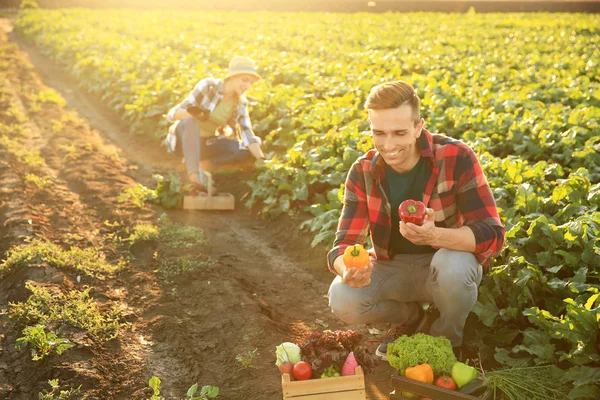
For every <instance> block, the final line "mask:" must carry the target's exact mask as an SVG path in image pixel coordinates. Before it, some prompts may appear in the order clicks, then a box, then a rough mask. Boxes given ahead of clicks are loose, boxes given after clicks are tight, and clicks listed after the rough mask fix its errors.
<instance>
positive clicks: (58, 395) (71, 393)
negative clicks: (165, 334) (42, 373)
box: [38, 379, 81, 400]
mask: <svg viewBox="0 0 600 400" xmlns="http://www.w3.org/2000/svg"><path fill="white" fill-rule="evenodd" d="M48 384H49V385H50V387H51V388H52V390H51V391H47V390H44V391H43V392H40V393H38V400H69V399H76V398H79V395H80V393H81V385H79V387H78V388H76V389H73V388H70V389H68V390H66V389H63V390H60V385H59V381H58V379H51V380H49V381H48Z"/></svg>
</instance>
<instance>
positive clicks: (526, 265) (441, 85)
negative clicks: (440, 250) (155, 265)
mask: <svg viewBox="0 0 600 400" xmlns="http://www.w3.org/2000/svg"><path fill="white" fill-rule="evenodd" d="M16 26H17V29H18V31H19V32H20V33H21V34H23V35H25V36H27V37H28V38H30V39H31V40H32V41H33V42H35V44H36V45H37V46H39V47H40V48H41V49H42V50H43V51H45V52H46V53H47V54H49V55H50V56H52V57H53V58H54V59H56V60H57V61H58V62H60V63H61V64H63V65H64V66H65V68H66V69H67V70H68V71H70V72H71V73H72V74H73V75H74V76H75V77H76V78H77V80H78V82H79V83H80V84H81V85H82V86H83V87H84V88H85V89H87V90H89V91H91V92H93V93H97V94H98V95H99V96H101V98H102V99H103V100H104V101H105V102H106V103H107V104H108V105H110V106H111V107H112V108H113V109H115V110H116V111H118V112H120V113H121V114H122V115H123V119H124V120H125V121H126V122H127V123H128V124H129V125H130V127H131V130H132V131H134V132H136V133H139V134H142V135H149V136H154V137H160V136H161V135H164V134H165V133H166V127H167V122H166V120H165V118H164V114H165V113H166V112H167V110H168V109H169V108H170V107H171V106H173V105H174V104H176V103H177V102H179V101H181V100H182V99H183V98H184V97H185V96H186V95H187V93H188V92H189V90H190V89H191V88H192V87H193V86H194V84H195V83H196V82H197V81H198V80H199V79H201V78H203V77H205V76H209V75H212V76H222V75H224V73H225V71H226V66H227V62H228V60H229V59H230V58H231V56H232V55H234V54H244V55H247V56H250V57H252V58H253V59H255V60H256V61H257V63H258V64H259V65H260V72H261V74H262V75H263V76H264V78H265V79H264V80H263V81H261V83H259V84H258V85H256V87H254V88H253V89H252V90H251V93H250V97H251V101H252V111H251V116H252V119H253V123H254V129H255V131H256V132H257V134H258V135H260V136H262V137H263V138H265V142H266V145H267V149H268V150H269V151H270V152H271V155H272V160H271V161H269V162H268V163H267V165H266V169H264V170H263V171H262V172H261V173H260V174H259V175H258V177H257V179H256V180H255V181H253V182H252V183H250V185H251V188H252V191H251V195H250V196H249V197H248V201H247V206H249V207H254V208H255V209H257V210H258V211H259V212H261V213H262V214H263V215H265V216H276V215H279V214H282V213H289V214H292V215H299V214H301V213H305V212H306V213H309V215H310V216H311V217H310V218H308V219H306V221H305V222H304V223H303V227H304V228H306V229H308V230H310V231H311V232H313V233H314V240H313V245H317V244H319V243H325V244H328V243H330V242H331V240H332V238H333V233H334V231H335V226H336V223H337V218H338V216H339V212H340V208H341V203H340V198H341V193H342V192H343V182H344V178H345V176H346V173H347V171H348V169H349V167H350V165H352V163H353V162H354V161H355V160H356V158H357V157H358V156H360V154H362V152H364V151H366V150H367V149H369V148H370V147H371V145H372V143H371V140H370V138H369V135H368V132H366V131H367V129H368V125H367V123H366V113H365V111H364V110H363V108H362V103H363V102H364V99H365V97H366V95H367V94H368V92H369V90H370V89H371V87H372V86H373V85H375V84H377V83H380V82H384V81H389V80H395V79H404V80H407V81H408V82H410V83H411V84H413V86H415V88H416V89H417V91H418V93H419V95H420V97H421V98H422V113H423V117H424V118H425V121H426V128H427V129H429V130H430V131H432V132H441V133H444V134H446V135H449V136H452V137H455V138H458V139H461V140H464V141H466V142H467V143H469V144H470V145H471V146H472V147H473V148H474V149H475V150H476V152H477V153H478V155H479V157H480V160H481V163H482V165H483V167H484V170H485V172H486V175H487V177H488V181H489V183H490V186H491V187H492V190H493V192H494V195H495V197H496V200H497V204H498V207H499V208H500V211H501V217H502V220H503V221H504V223H505V225H506V228H507V246H506V247H505V249H504V250H503V252H502V254H501V255H500V256H499V257H498V258H497V259H496V260H495V261H494V264H493V272H492V273H491V274H490V275H489V276H486V277H485V278H484V281H483V283H482V286H481V293H480V296H479V300H478V302H477V305H476V307H475V309H474V312H473V314H472V317H471V319H470V320H469V323H468V327H469V340H470V341H471V343H474V344H475V345H477V346H478V347H479V348H480V350H481V352H482V357H483V359H484V362H485V363H488V365H493V364H494V363H496V364H497V363H500V364H505V365H513V364H514V363H515V362H517V361H523V360H526V361H528V362H529V363H531V364H538V365H539V364H546V363H551V364H556V365H558V366H559V367H560V368H562V369H564V370H565V371H566V372H565V377H566V378H567V380H568V381H569V384H570V386H571V392H570V395H569V397H570V398H573V399H595V398H600V389H599V388H598V385H600V368H599V365H600V353H599V342H600V338H599V333H598V331H599V330H598V326H599V322H598V321H599V320H600V313H599V304H600V300H599V281H598V280H599V267H600V244H599V241H600V239H599V238H600V211H599V210H598V207H599V206H600V193H599V192H600V190H599V188H600V185H599V181H600V135H598V132H600V126H599V124H600V83H599V80H600V67H599V66H598V60H600V35H598V27H599V26H600V16H598V15H583V14H502V15H500V14H485V15H477V14H474V13H470V14H424V13H411V14H390V13H386V14H379V15H371V14H318V13H310V14H309V13H306V14H304V13H294V14H284V13H267V12H264V13H239V14H236V13H218V12H203V13H190V12H167V11H161V12H138V11H136V12H133V11H131V12H129V11H87V10H58V11H35V10H31V11H22V12H21V13H20V15H19V16H18V19H17V24H16ZM298 210H300V211H298ZM303 216H304V215H303Z"/></svg>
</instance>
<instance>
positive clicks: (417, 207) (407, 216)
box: [398, 200, 427, 225]
mask: <svg viewBox="0 0 600 400" xmlns="http://www.w3.org/2000/svg"><path fill="white" fill-rule="evenodd" d="M398 215H399V216H400V219H401V220H402V221H403V222H404V223H405V224H406V223H409V222H412V223H413V224H415V225H423V223H424V222H425V220H426V219H427V209H426V208H425V204H423V203H422V202H420V201H415V200H405V201H403V202H402V204H400V207H399V208H398Z"/></svg>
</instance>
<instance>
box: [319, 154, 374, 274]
mask: <svg viewBox="0 0 600 400" xmlns="http://www.w3.org/2000/svg"><path fill="white" fill-rule="evenodd" d="M363 177H364V173H363V170H362V167H361V165H360V162H359V161H357V162H355V163H354V164H353V165H352V167H351V168H350V171H349V172H348V176H347V177H346V183H345V189H344V204H343V207H342V214H341V216H340V220H339V222H338V228H337V232H336V234H335V240H334V242H333V248H332V249H331V250H329V252H328V253H327V264H328V267H329V270H330V271H331V272H333V273H334V274H337V273H336V272H335V269H334V268H333V262H334V261H335V259H336V258H337V257H338V256H340V255H342V254H344V250H346V248H347V247H349V246H353V245H355V244H357V243H363V242H364V241H365V238H366V237H367V233H368V230H369V214H368V207H367V195H366V193H365V189H364V178H363Z"/></svg>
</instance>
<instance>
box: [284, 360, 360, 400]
mask: <svg viewBox="0 0 600 400" xmlns="http://www.w3.org/2000/svg"><path fill="white" fill-rule="evenodd" d="M354 371H355V373H356V375H350V376H338V377H335V378H320V379H309V380H306V381H292V380H291V379H290V375H289V374H283V375H282V376H281V387H282V390H283V399H284V400H365V399H366V395H365V375H364V373H363V370H362V368H361V367H356V369H355V370H354Z"/></svg>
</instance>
